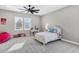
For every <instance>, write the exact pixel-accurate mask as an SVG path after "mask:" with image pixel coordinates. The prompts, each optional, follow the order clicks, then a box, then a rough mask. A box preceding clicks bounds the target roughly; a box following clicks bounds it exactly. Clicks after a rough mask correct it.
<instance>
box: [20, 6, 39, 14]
mask: <svg viewBox="0 0 79 59" xmlns="http://www.w3.org/2000/svg"><path fill="white" fill-rule="evenodd" d="M22 8H23V9H20V10H22V11H23V12H28V13H29V12H30V13H31V14H34V13H39V11H40V10H39V9H35V7H34V6H32V5H28V7H27V6H23V7H22Z"/></svg>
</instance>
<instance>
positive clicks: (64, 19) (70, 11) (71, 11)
mask: <svg viewBox="0 0 79 59" xmlns="http://www.w3.org/2000/svg"><path fill="white" fill-rule="evenodd" d="M41 19H42V21H41V22H42V29H43V30H44V28H45V25H46V24H49V25H59V26H60V27H61V28H62V29H63V38H64V39H66V40H71V41H75V42H78V43H79V6H69V7H66V8H63V9H61V10H57V11H55V12H51V13H49V14H46V15H44V16H42V17H41Z"/></svg>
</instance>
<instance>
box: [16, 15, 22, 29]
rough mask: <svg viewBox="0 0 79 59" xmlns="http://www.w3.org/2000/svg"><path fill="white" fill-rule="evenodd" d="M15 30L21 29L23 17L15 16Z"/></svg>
mask: <svg viewBox="0 0 79 59" xmlns="http://www.w3.org/2000/svg"><path fill="white" fill-rule="evenodd" d="M15 30H23V18H22V17H17V16H16V17H15Z"/></svg>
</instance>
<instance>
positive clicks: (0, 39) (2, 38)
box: [0, 32, 11, 43]
mask: <svg viewBox="0 0 79 59" xmlns="http://www.w3.org/2000/svg"><path fill="white" fill-rule="evenodd" d="M10 38H11V35H10V34H9V33H7V32H2V33H0V43H3V42H6V41H8V40H9V39H10Z"/></svg>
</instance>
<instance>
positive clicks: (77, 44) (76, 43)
mask: <svg viewBox="0 0 79 59" xmlns="http://www.w3.org/2000/svg"><path fill="white" fill-rule="evenodd" d="M61 40H63V41H66V42H69V43H72V44H75V45H79V43H77V42H74V41H70V40H66V39H61Z"/></svg>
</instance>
